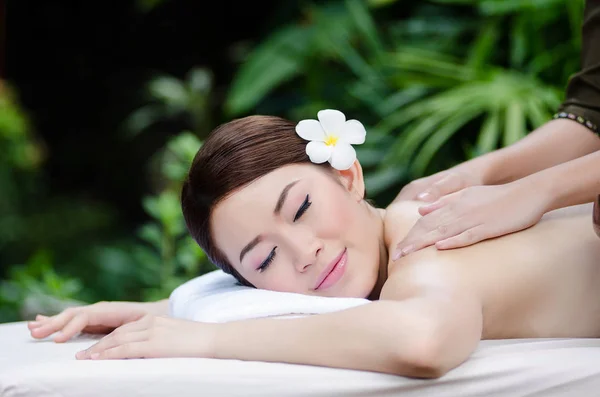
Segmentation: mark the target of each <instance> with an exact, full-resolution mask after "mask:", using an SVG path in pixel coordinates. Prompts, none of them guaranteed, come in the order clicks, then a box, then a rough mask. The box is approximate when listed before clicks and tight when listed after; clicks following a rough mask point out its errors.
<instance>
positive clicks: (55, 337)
mask: <svg viewBox="0 0 600 397" xmlns="http://www.w3.org/2000/svg"><path fill="white" fill-rule="evenodd" d="M64 335H65V334H63V333H62V332H61V331H58V332H57V333H55V334H54V338H53V339H54V340H57V339H61V338H62V337H63V336H64Z"/></svg>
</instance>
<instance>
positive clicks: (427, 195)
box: [417, 192, 431, 201]
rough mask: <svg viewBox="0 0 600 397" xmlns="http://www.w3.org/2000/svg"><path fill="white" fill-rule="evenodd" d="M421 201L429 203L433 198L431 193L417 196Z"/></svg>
mask: <svg viewBox="0 0 600 397" xmlns="http://www.w3.org/2000/svg"><path fill="white" fill-rule="evenodd" d="M417 198H418V199H419V200H423V201H428V200H429V199H430V198H431V193H429V192H423V193H421V194H419V195H418V196H417Z"/></svg>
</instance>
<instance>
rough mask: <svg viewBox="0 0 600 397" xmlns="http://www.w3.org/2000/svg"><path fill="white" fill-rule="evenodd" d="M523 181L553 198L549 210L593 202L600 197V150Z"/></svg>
mask: <svg viewBox="0 0 600 397" xmlns="http://www.w3.org/2000/svg"><path fill="white" fill-rule="evenodd" d="M522 182H523V183H524V186H531V189H534V190H535V191H538V192H540V193H541V194H544V195H546V197H548V198H549V200H548V204H547V208H546V210H547V211H552V210H554V209H557V208H563V207H568V206H571V205H577V204H583V203H589V202H592V201H594V200H595V198H596V197H597V196H598V195H599V194H600V151H598V152H594V153H591V154H588V155H586V156H583V157H580V158H578V159H575V160H571V161H569V162H566V163H563V164H559V165H557V166H554V167H551V168H548V169H546V170H543V171H540V172H538V173H536V174H533V175H531V176H529V177H527V178H526V179H523V180H522Z"/></svg>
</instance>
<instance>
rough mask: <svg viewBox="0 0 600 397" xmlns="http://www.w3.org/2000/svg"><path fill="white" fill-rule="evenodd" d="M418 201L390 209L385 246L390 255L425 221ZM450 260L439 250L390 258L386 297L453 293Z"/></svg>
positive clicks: (403, 203)
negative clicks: (421, 221) (419, 223)
mask: <svg viewBox="0 0 600 397" xmlns="http://www.w3.org/2000/svg"><path fill="white" fill-rule="evenodd" d="M421 205H423V204H422V203H420V202H417V201H399V202H395V203H393V204H392V205H390V206H389V207H388V208H387V209H386V214H385V218H384V230H385V243H386V246H387V248H388V252H390V254H391V252H393V250H394V248H395V246H396V244H397V243H399V242H400V241H401V240H402V239H403V238H404V236H406V234H408V232H409V230H410V229H411V227H412V226H413V225H414V224H415V223H416V222H417V220H419V218H421V215H420V214H419V211H418V209H419V207H420V206H421ZM450 262H451V261H450V257H449V256H448V255H447V254H446V253H444V252H440V251H438V250H437V249H435V247H428V248H425V249H422V250H419V251H417V252H415V253H413V254H411V255H408V256H406V257H403V258H400V259H399V260H397V261H393V260H391V258H390V259H389V262H388V279H387V281H386V284H385V286H384V291H382V296H387V297H393V299H406V298H408V297H410V296H414V295H416V294H419V293H420V292H422V291H423V290H430V289H435V290H437V289H443V290H451V289H453V288H454V286H455V285H456V283H454V282H453V280H454V279H455V277H453V275H451V274H450V273H451V272H453V271H454V270H453V268H452V267H451V266H449V264H450Z"/></svg>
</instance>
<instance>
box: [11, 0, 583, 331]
mask: <svg viewBox="0 0 600 397" xmlns="http://www.w3.org/2000/svg"><path fill="white" fill-rule="evenodd" d="M164 2H165V0H163V1H160V0H152V1H147V0H146V1H139V2H138V3H139V7H140V12H148V11H149V10H151V9H155V8H157V7H161V6H162V3H164ZM398 3H401V5H402V8H403V9H404V15H402V16H400V17H399V16H398V15H397V13H390V12H389V9H390V7H392V6H396V9H397V6H398ZM583 6H584V1H583V0H430V1H408V0H405V1H400V0H398V1H393V0H370V1H360V0H347V1H328V2H319V3H311V2H306V3H304V6H303V7H302V10H301V12H300V13H299V14H298V15H297V16H296V18H295V20H293V21H292V22H285V23H284V22H281V23H275V24H274V26H272V27H271V30H270V31H269V33H268V35H267V38H266V39H265V40H262V41H260V42H257V43H251V45H247V43H246V45H237V43H234V44H232V47H234V48H233V49H235V51H233V50H232V53H233V54H235V57H234V58H232V59H231V62H232V64H233V65H235V67H236V73H235V77H234V79H233V81H231V82H230V83H229V85H228V91H227V93H226V95H217V94H216V93H215V92H214V89H213V88H214V82H213V76H212V71H210V70H207V69H205V68H203V67H202V65H187V67H189V72H188V74H187V76H185V77H184V78H183V79H179V78H176V77H174V76H166V75H165V76H159V77H156V78H153V79H152V80H150V81H148V82H147V84H146V86H145V87H140V90H143V91H144V92H145V93H146V95H147V98H148V102H147V104H146V105H144V106H142V107H140V108H139V109H132V111H131V114H130V116H129V117H128V118H127V119H125V120H123V129H124V130H125V131H126V132H125V134H126V135H127V136H130V137H134V136H138V135H140V134H148V133H150V132H149V129H151V127H152V126H153V125H155V124H157V123H161V122H165V121H169V120H176V119H181V118H182V117H183V118H184V119H185V120H186V121H187V129H186V130H184V131H176V132H177V133H176V134H173V135H172V138H171V139H170V140H169V141H168V143H167V144H166V145H165V146H164V147H163V148H162V149H161V150H159V151H158V152H157V153H156V154H155V156H154V158H153V159H152V161H150V162H149V163H148V165H147V167H148V172H149V173H150V174H151V175H152V178H153V180H154V181H155V184H154V185H155V189H154V193H153V194H152V195H150V196H148V197H145V198H144V199H143V201H142V202H140V205H141V206H143V208H144V209H145V211H146V212H147V215H148V221H147V222H146V223H144V224H140V225H138V227H137V230H136V231H135V233H130V234H123V233H120V232H117V230H121V228H120V227H119V222H120V220H119V219H118V217H116V216H115V211H114V208H110V206H107V205H106V204H104V203H102V202H95V201H94V200H92V199H89V198H81V199H73V198H71V197H69V198H67V197H61V196H57V195H51V196H49V195H48V194H47V191H46V187H45V171H44V161H45V159H46V158H47V156H51V155H52V153H49V152H48V151H47V150H46V147H45V145H44V142H43V141H42V140H41V139H40V138H39V136H38V135H36V133H35V126H34V125H32V123H31V122H30V117H29V115H28V113H27V109H24V107H23V106H22V105H21V104H20V102H19V97H18V91H19V87H15V86H11V85H10V84H9V83H8V82H4V83H2V84H1V85H0V192H1V194H0V260H2V261H3V262H4V263H2V265H4V266H8V268H9V270H8V272H7V277H5V278H4V279H2V280H0V322H7V321H17V320H21V319H27V318H31V317H32V316H33V315H34V314H35V313H38V312H42V313H55V312H57V311H60V310H61V309H62V308H63V307H65V305H69V304H73V303H83V302H94V301H98V300H155V299H161V298H166V297H168V296H169V293H170V292H171V291H172V290H173V288H175V287H176V286H177V285H179V284H180V283H182V282H184V281H185V280H188V279H190V278H192V277H195V276H197V275H199V274H203V273H205V272H207V271H210V270H212V269H214V266H213V265H211V264H210V263H208V261H207V260H206V257H205V255H204V254H203V252H202V251H201V250H200V249H199V248H198V247H197V246H196V245H195V243H194V242H193V241H192V240H191V239H190V238H189V237H188V236H187V234H186V230H185V226H184V223H183V219H182V216H181V211H180V207H179V201H178V194H179V189H180V186H181V182H182V180H183V177H184V175H185V173H186V171H187V167H188V166H189V163H190V161H191V159H192V157H193V156H194V154H195V152H196V150H197V149H198V148H199V147H200V145H201V142H202V139H203V138H204V137H205V136H206V134H207V133H208V132H209V131H210V130H211V129H212V128H214V127H215V126H216V125H217V123H219V122H220V121H223V120H228V119H231V118H234V117H241V116H244V115H247V114H253V113H261V114H276V115H281V116H284V117H288V118H290V119H292V120H300V119H303V118H315V116H316V113H317V111H318V110H320V109H324V108H334V109H340V110H342V111H343V112H344V113H346V115H347V116H348V117H351V118H356V119H359V120H361V121H362V122H363V123H364V124H365V125H366V127H367V131H368V136H367V137H368V139H367V143H366V144H365V145H363V146H362V147H358V148H357V149H358V150H357V151H358V156H359V159H360V160H361V162H362V163H363V166H364V168H365V173H366V178H367V191H368V192H369V193H370V195H371V198H372V199H374V200H375V202H376V203H377V204H378V205H381V206H385V205H386V204H387V203H389V201H390V200H391V199H392V198H393V197H394V195H395V194H396V193H397V192H398V190H399V189H400V188H401V187H402V186H403V184H405V183H407V182H408V181H410V180H411V179H413V178H417V177H420V176H423V175H426V174H430V173H432V172H435V171H437V170H441V169H444V168H447V167H449V166H452V165H454V164H456V163H458V162H461V161H464V160H466V159H469V158H472V157H473V156H477V155H480V154H482V153H486V152H489V151H491V150H494V149H496V148H499V147H502V146H505V145H509V144H511V143H513V142H515V141H517V140H519V139H520V138H522V137H523V136H525V134H527V133H528V132H529V131H531V130H533V129H535V128H536V127H538V126H540V125H541V124H543V123H545V122H546V121H548V120H549V119H550V118H551V115H552V113H553V112H554V111H555V110H556V108H557V107H558V105H559V104H560V102H561V100H562V98H563V92H564V87H565V85H566V82H567V81H568V78H569V76H570V75H571V74H572V73H574V72H576V71H577V69H578V67H579V52H580V29H581V21H582V14H583ZM272 25H273V24H272ZM192 50H193V49H190V51H192ZM0 83H1V82H0ZM115 100H117V98H116V99H115ZM215 109H219V111H218V112H215Z"/></svg>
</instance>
